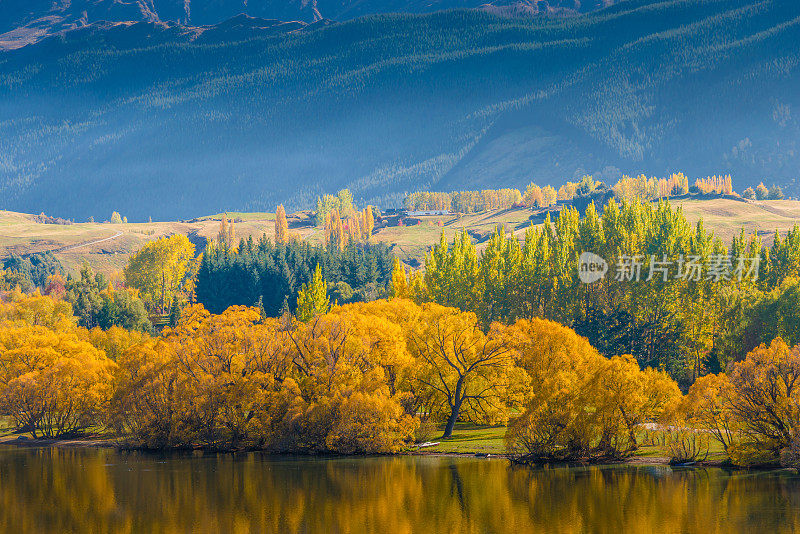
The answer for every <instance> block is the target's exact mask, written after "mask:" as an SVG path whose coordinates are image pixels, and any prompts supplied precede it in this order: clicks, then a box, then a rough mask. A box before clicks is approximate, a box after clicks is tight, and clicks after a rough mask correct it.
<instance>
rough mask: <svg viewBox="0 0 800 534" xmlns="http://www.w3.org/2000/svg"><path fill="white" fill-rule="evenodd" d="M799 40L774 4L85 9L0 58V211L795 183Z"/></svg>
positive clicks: (150, 212)
mask: <svg viewBox="0 0 800 534" xmlns="http://www.w3.org/2000/svg"><path fill="white" fill-rule="evenodd" d="M251 4H253V2H249V3H248V5H251ZM0 18H1V17H0ZM798 42H800V4H798V3H796V2H786V1H776V0H764V1H758V2H755V1H753V0H665V1H654V0H627V1H624V2H621V3H620V4H618V5H615V6H612V7H609V8H606V9H603V10H601V11H597V12H594V13H592V14H589V15H583V16H577V17H569V18H546V17H533V18H519V19H514V18H502V17H496V16H494V15H492V14H490V13H486V12H481V11H464V10H461V11H447V12H439V13H434V14H430V15H377V16H370V17H364V18H360V19H356V20H352V21H349V22H344V23H338V24H325V23H318V24H315V25H312V26H307V25H305V24H304V23H301V22H298V23H295V24H291V25H284V24H279V23H277V22H275V21H266V20H262V19H252V18H245V17H239V18H237V19H235V20H234V21H228V22H226V23H223V24H221V25H219V26H214V27H212V28H205V29H203V30H202V31H199V30H197V28H187V27H185V26H179V25H174V24H173V25H167V24H161V23H139V24H116V25H111V24H105V25H99V24H98V25H92V26H89V27H87V28H83V29H82V30H80V31H72V32H68V33H67V34H66V35H65V36H64V37H59V38H54V39H47V40H44V41H42V42H40V43H38V44H35V45H31V46H27V47H24V48H22V49H19V50H15V51H11V52H5V53H2V54H0V208H2V209H9V210H14V211H24V212H32V213H39V212H40V211H45V212H46V213H48V214H51V215H55V216H61V217H72V218H76V219H79V220H85V219H86V217H88V216H89V215H94V216H96V217H107V214H108V213H110V212H111V211H112V210H117V211H120V212H123V213H125V214H127V215H128V217H129V218H130V220H131V221H133V220H147V217H148V216H152V217H154V218H158V219H176V218H184V217H191V216H194V215H196V214H197V213H215V212H220V211H223V210H232V211H233V210H235V211H244V210H247V211H261V210H266V209H269V210H272V209H274V206H275V205H276V204H277V203H278V202H284V203H286V204H287V205H288V206H289V207H290V209H297V208H301V207H306V206H309V205H310V204H311V203H312V202H313V201H314V199H315V198H316V196H317V195H318V194H320V193H322V192H331V191H335V190H337V189H339V188H341V187H346V186H347V187H350V188H351V189H352V190H353V191H354V193H355V195H356V197H357V201H359V203H360V204H364V203H367V202H370V203H376V204H380V205H382V206H390V205H392V204H399V202H400V200H401V199H402V196H403V193H404V192H408V191H413V190H422V189H424V190H450V189H468V188H480V187H505V186H512V187H524V186H525V185H526V184H527V183H528V182H529V181H531V180H535V181H536V182H537V183H539V185H545V184H548V183H549V184H554V185H558V184H561V183H563V182H564V181H565V180H566V179H573V178H575V177H579V176H580V175H582V174H584V173H592V174H595V176H596V177H599V178H600V179H605V180H607V181H612V182H613V181H616V179H617V178H618V175H619V174H620V173H621V172H625V173H638V172H647V173H648V174H651V175H663V174H666V173H668V172H672V171H683V172H685V173H686V174H687V175H689V177H690V179H692V180H693V179H694V178H695V177H698V176H706V175H709V174H719V173H732V174H733V177H734V183H735V186H736V189H737V190H740V191H741V190H743V189H744V188H745V187H747V186H748V185H755V184H757V183H758V182H759V181H761V180H764V181H765V182H767V183H770V184H771V183H777V184H779V185H781V186H782V187H783V188H784V192H785V193H787V194H788V195H791V196H797V195H798V194H800V191H799V190H798V184H797V182H796V181H795V180H796V178H797V169H798V168H800V122H799V121H798V113H799V111H798V110H799V109H800V107H799V106H800V92H799V91H797V87H799V86H800V76H798V65H800V50H798V47H797V43H798Z"/></svg>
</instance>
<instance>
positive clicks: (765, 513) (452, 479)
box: [0, 448, 800, 534]
mask: <svg viewBox="0 0 800 534" xmlns="http://www.w3.org/2000/svg"><path fill="white" fill-rule="evenodd" d="M792 531H800V477H799V476H797V475H793V474H789V473H786V472H779V471H775V472H749V473H748V472H727V471H724V470H721V469H672V468H669V467H666V466H625V467H588V468H574V467H572V468H565V467H559V468H540V469H524V468H511V467H509V465H508V462H506V461H504V460H486V459H472V458H444V457H398V458H388V457H387V458H350V459H309V458H297V459H295V458H275V457H270V456H267V455H262V454H240V455H227V454H220V455H210V454H205V455H169V456H155V455H149V454H140V453H128V454H125V453H122V454H121V453H117V452H114V451H110V450H71V449H16V448H0V532H3V533H5V532H14V533H28V532H48V533H49V532H82V533H83V532H111V533H117V532H126V533H129V532H146V533H151V532H213V533H219V532H231V533H238V532H307V533H323V532H324V533H329V532H330V533H338V532H353V533H366V532H375V533H380V534H387V533H406V532H424V533H445V532H459V533H461V532H464V533H470V532H475V533H489V532H498V533H515V534H518V533H527V532H548V533H549V532H557V533H561V532H563V533H567V532H609V533H613V534H622V533H628V532H657V533H667V532H701V533H704V534H708V533H712V532H725V533H728V532H759V533H762V534H767V533H773V532H792Z"/></svg>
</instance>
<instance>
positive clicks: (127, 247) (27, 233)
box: [0, 198, 800, 275]
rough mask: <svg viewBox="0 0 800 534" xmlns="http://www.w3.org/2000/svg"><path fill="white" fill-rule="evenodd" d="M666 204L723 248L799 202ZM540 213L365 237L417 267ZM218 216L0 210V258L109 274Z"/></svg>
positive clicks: (207, 235) (488, 216)
mask: <svg viewBox="0 0 800 534" xmlns="http://www.w3.org/2000/svg"><path fill="white" fill-rule="evenodd" d="M671 202H672V204H673V205H674V206H681V208H682V209H683V213H684V215H685V216H686V219H687V220H688V221H689V222H690V223H691V224H695V223H696V222H697V221H698V220H700V219H702V220H703V225H704V226H705V228H706V229H707V230H709V231H711V232H713V233H714V235H715V236H717V237H719V238H720V239H722V241H723V243H725V245H726V246H727V245H730V242H731V240H732V239H733V237H734V236H735V235H737V236H738V235H739V232H740V231H741V229H742V228H744V230H745V232H746V233H747V234H751V233H757V234H758V235H759V237H760V238H761V239H762V240H763V242H764V243H765V244H766V245H768V246H769V245H772V242H773V237H774V235H775V230H778V231H780V233H781V235H785V233H786V232H787V231H788V230H790V229H791V228H792V227H794V226H795V225H796V224H797V223H798V220H800V202H799V201H793V200H765V201H754V202H741V201H734V200H730V199H724V198H716V199H709V200H698V199H686V200H675V199H673V200H671ZM228 216H229V217H230V218H231V219H232V220H235V221H236V222H235V228H236V230H235V232H236V239H237V240H238V239H240V238H245V239H247V237H249V236H252V237H253V239H256V240H257V239H258V238H260V237H261V235H262V234H266V235H267V237H269V238H270V239H273V240H274V238H275V215H274V214H272V213H229V214H228ZM544 217H545V212H544V210H537V209H529V208H512V209H504V210H494V211H488V212H482V213H472V214H466V215H463V216H460V217H454V216H452V215H437V216H430V217H418V218H416V220H417V221H418V223H419V224H408V225H404V226H399V225H397V223H396V222H394V223H392V222H391V217H390V216H389V217H387V218H386V221H378V225H377V229H376V232H375V235H374V236H373V241H375V242H383V243H386V244H387V245H389V246H390V247H391V249H392V251H393V252H394V254H395V255H397V256H398V257H399V258H400V259H401V260H403V261H404V262H406V263H408V264H409V265H412V266H415V267H419V266H421V265H424V262H425V256H426V254H427V253H428V251H429V250H430V248H431V247H432V246H433V245H435V244H437V243H438V242H439V238H440V237H441V234H442V232H444V233H445V236H446V237H447V239H453V238H454V237H455V236H456V235H457V234H458V233H459V232H461V231H462V230H466V231H468V232H469V234H470V235H471V236H472V237H473V239H475V240H476V241H478V242H479V245H478V247H479V249H482V248H483V247H484V246H486V244H487V240H488V238H489V236H490V235H491V234H492V232H494V230H495V229H496V228H497V227H498V226H499V225H502V226H504V227H505V228H506V229H507V230H508V231H510V232H513V233H514V235H516V236H517V238H518V239H520V240H524V239H525V232H526V230H527V229H528V228H529V227H530V226H531V225H532V224H534V225H535V224H539V223H541V221H543V220H544ZM553 217H555V215H553ZM220 218H221V215H219V214H218V215H212V216H208V217H200V218H196V219H191V220H188V221H173V222H169V221H163V222H145V223H130V224H127V223H126V224H111V223H108V222H106V223H100V222H87V223H76V224H70V225H60V224H43V223H42V221H41V218H39V217H37V216H35V215H27V214H23V213H13V212H6V211H0V263H2V261H1V260H2V259H3V258H6V257H8V256H10V255H11V254H17V255H28V254H37V253H42V252H47V251H50V252H53V253H54V254H55V256H56V257H57V258H58V259H59V261H60V262H61V263H62V264H63V265H64V267H65V269H67V270H68V271H69V272H72V273H77V272H78V271H79V270H80V268H81V266H83V265H84V264H88V265H89V266H91V267H92V268H93V269H95V270H97V271H99V272H102V273H105V274H109V275H110V274H112V273H114V272H116V271H120V270H122V268H123V267H124V266H125V264H126V263H127V261H128V258H129V257H130V255H131V254H132V253H133V252H136V251H137V250H139V249H140V248H141V247H142V245H143V244H144V243H145V241H147V240H150V239H157V238H159V237H164V236H169V235H172V234H184V235H186V236H188V237H189V240H190V241H191V242H192V243H194V244H195V246H196V247H197V251H198V252H199V251H202V250H203V248H204V247H205V246H206V244H207V242H208V241H209V240H212V239H216V237H217V233H218V231H219V224H220V223H219V221H220ZM289 226H290V228H291V230H292V231H293V232H296V233H297V234H298V235H300V236H301V238H302V239H303V240H306V241H308V242H309V243H312V244H322V243H323V242H324V239H325V233H324V231H323V229H322V228H320V227H314V219H313V217H312V214H311V213H310V212H299V213H295V214H291V215H289Z"/></svg>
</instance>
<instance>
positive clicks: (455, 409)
mask: <svg viewBox="0 0 800 534" xmlns="http://www.w3.org/2000/svg"><path fill="white" fill-rule="evenodd" d="M463 380H464V378H463V377H462V378H459V379H458V382H456V391H455V394H454V395H453V397H454V399H453V403H452V404H451V405H450V406H451V410H450V417H449V418H448V419H447V425H446V426H445V427H444V434H443V435H442V438H449V437H450V436H451V435H453V428H455V426H456V420H457V419H458V414H459V412H461V402H462V401H463V399H462V398H461V389H462V381H463Z"/></svg>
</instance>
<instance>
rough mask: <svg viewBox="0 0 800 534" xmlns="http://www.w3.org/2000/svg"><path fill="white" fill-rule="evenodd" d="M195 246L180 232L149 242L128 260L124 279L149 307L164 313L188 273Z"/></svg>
mask: <svg viewBox="0 0 800 534" xmlns="http://www.w3.org/2000/svg"><path fill="white" fill-rule="evenodd" d="M193 259H194V245H193V244H192V243H191V241H189V239H188V238H187V237H186V236H185V235H183V234H175V235H173V236H171V237H162V238H160V239H157V240H155V241H148V242H147V243H145V245H144V246H143V247H142V248H141V249H140V250H139V251H138V252H136V253H135V254H134V255H133V256H131V258H130V259H129V260H128V264H127V265H126V267H125V271H124V273H125V282H126V284H127V285H128V287H133V288H136V289H138V290H139V292H140V295H141V297H142V299H143V300H144V301H145V303H146V304H147V305H148V306H149V307H150V309H151V310H153V311H155V312H156V313H159V314H162V315H163V314H166V313H167V312H168V311H169V307H170V305H171V304H172V301H173V299H175V298H176V296H177V294H178V292H179V291H180V290H181V288H182V287H183V284H184V283H185V282H186V280H187V276H188V275H189V274H190V268H191V266H192V260H193Z"/></svg>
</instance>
